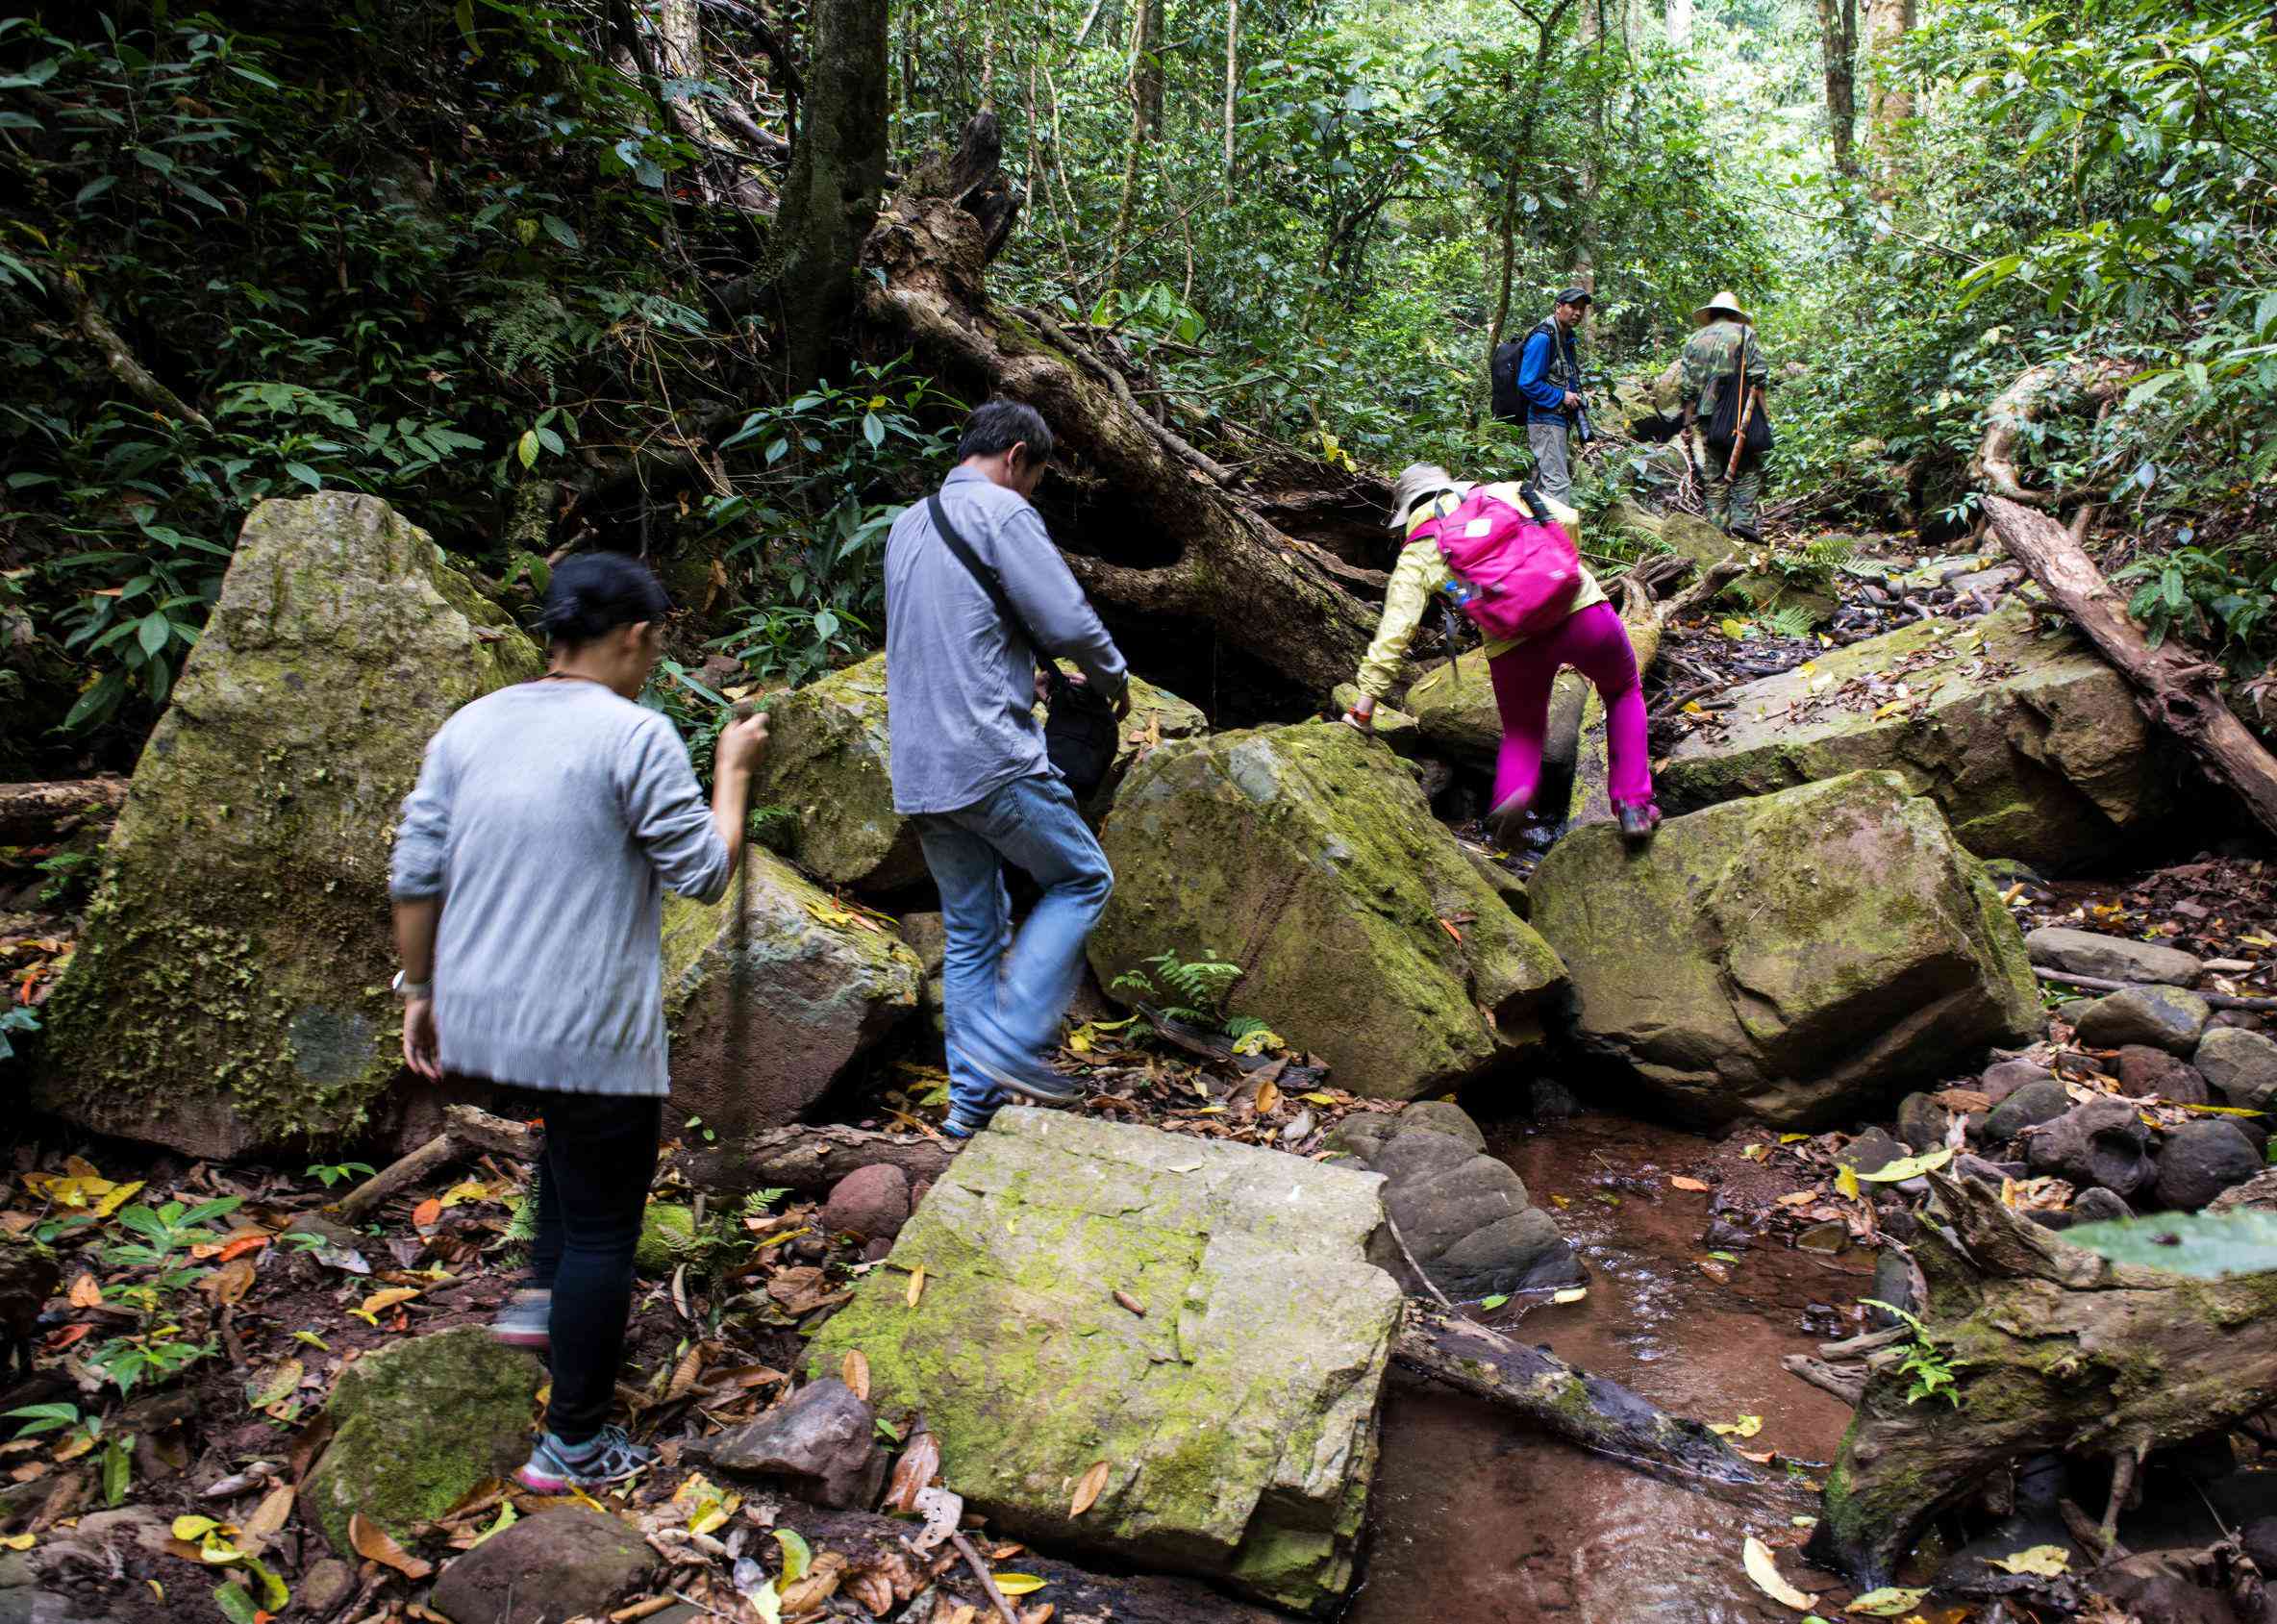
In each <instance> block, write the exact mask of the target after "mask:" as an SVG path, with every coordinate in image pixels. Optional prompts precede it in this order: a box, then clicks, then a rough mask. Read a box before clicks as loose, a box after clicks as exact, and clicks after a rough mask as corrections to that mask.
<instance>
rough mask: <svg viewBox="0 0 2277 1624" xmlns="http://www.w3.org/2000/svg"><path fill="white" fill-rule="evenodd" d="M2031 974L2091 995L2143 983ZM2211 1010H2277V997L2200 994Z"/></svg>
mask: <svg viewBox="0 0 2277 1624" xmlns="http://www.w3.org/2000/svg"><path fill="white" fill-rule="evenodd" d="M2032 973H2033V974H2034V975H2035V976H2037V977H2039V979H2040V980H2041V981H2044V982H2046V983H2047V984H2048V985H2049V986H2051V987H2085V988H2086V989H2087V990H2088V991H2089V992H2126V991H2128V990H2130V989H2132V988H2134V987H2139V986H2141V985H2142V984H2141V983H2140V982H2133V981H2113V980H2112V979H2111V978H2110V977H2109V976H2076V975H2073V974H2071V972H2069V971H2068V970H2051V969H2049V968H2048V967H2047V966H2046V965H2044V964H2035V965H2033V966H2032ZM2198 996H2199V997H2200V998H2203V999H2204V1000H2206V1003H2207V1005H2208V1007H2209V1008H2212V1009H2216V1010H2259V1011H2263V1012H2268V1011H2272V1010H2277V998H2246V997H2241V996H2239V995H2238V994H2236V993H2232V992H2201V993H2199V994H2198Z"/></svg>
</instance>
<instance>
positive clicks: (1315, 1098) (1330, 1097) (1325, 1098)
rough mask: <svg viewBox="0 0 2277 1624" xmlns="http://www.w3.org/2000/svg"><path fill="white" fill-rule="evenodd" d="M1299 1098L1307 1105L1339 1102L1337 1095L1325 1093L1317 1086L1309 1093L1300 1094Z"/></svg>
mask: <svg viewBox="0 0 2277 1624" xmlns="http://www.w3.org/2000/svg"><path fill="white" fill-rule="evenodd" d="M1297 1098H1298V1099H1300V1100H1303V1101H1304V1102H1305V1103H1306V1104H1307V1105H1334V1104H1336V1103H1337V1097H1336V1095H1334V1094H1324V1093H1322V1092H1321V1091H1320V1090H1319V1089H1317V1088H1315V1089H1314V1090H1313V1091H1312V1092H1311V1093H1309V1094H1299V1095H1297Z"/></svg>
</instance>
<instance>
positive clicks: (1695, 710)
mask: <svg viewBox="0 0 2277 1624" xmlns="http://www.w3.org/2000/svg"><path fill="white" fill-rule="evenodd" d="M1684 713H1685V714H1686V715H1688V716H1705V715H1706V714H1708V708H1707V707H1706V706H1705V705H1702V704H1701V703H1700V702H1699V701H1698V700H1696V699H1688V700H1686V701H1685V702H1684Z"/></svg>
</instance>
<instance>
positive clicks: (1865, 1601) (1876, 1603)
mask: <svg viewBox="0 0 2277 1624" xmlns="http://www.w3.org/2000/svg"><path fill="white" fill-rule="evenodd" d="M1927 1594H1929V1591H1928V1589H1927V1587H1923V1588H1921V1589H1918V1590H1900V1589H1897V1588H1895V1587H1891V1586H1887V1585H1886V1586H1884V1587H1882V1588H1881V1589H1879V1590H1868V1591H1867V1592H1866V1593H1865V1594H1864V1595H1863V1596H1861V1597H1859V1598H1858V1599H1857V1600H1856V1601H1854V1602H1852V1603H1851V1604H1850V1605H1849V1606H1848V1607H1846V1608H1844V1609H1843V1610H1842V1611H1843V1612H1855V1613H1859V1614H1861V1615H1863V1616H1864V1617H1867V1618H1896V1617H1899V1616H1900V1615H1902V1614H1904V1613H1908V1612H1913V1611H1914V1609H1915V1608H1917V1607H1919V1606H1920V1605H1921V1598H1922V1597H1923V1596H1926V1595H1927Z"/></svg>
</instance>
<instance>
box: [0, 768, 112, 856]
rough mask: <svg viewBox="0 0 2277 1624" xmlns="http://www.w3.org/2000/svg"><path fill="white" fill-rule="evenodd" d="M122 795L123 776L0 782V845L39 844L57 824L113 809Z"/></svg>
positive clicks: (50, 835)
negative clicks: (36, 782)
mask: <svg viewBox="0 0 2277 1624" xmlns="http://www.w3.org/2000/svg"><path fill="white" fill-rule="evenodd" d="M126 798H127V781H126V780H125V779H123V778H114V777H113V778H68V779H58V780H55V781H53V782H50V783H44V784H0V846H32V845H38V844H41V843H42V842H44V841H47V840H51V839H54V838H55V837H57V835H58V834H59V833H60V832H61V829H60V826H61V825H63V824H64V823H66V822H69V821H70V820H71V819H73V818H75V817H79V816H81V815H82V814H84V813H87V812H116V811H118V809H119V808H120V807H121V806H123V805H124V804H125V802H126Z"/></svg>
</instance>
